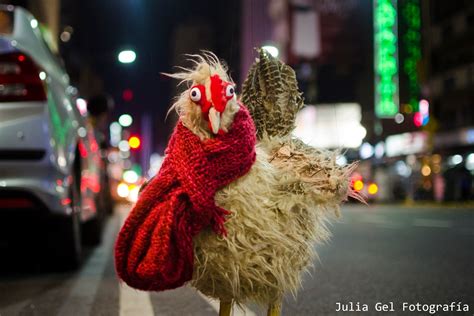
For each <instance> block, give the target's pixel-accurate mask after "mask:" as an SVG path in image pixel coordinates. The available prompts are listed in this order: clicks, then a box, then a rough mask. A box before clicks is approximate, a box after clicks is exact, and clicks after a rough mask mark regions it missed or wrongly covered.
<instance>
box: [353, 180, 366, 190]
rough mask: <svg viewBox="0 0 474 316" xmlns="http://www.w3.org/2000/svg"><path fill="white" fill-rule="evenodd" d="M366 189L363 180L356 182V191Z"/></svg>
mask: <svg viewBox="0 0 474 316" xmlns="http://www.w3.org/2000/svg"><path fill="white" fill-rule="evenodd" d="M363 188H364V182H362V180H356V181H354V190H356V191H361V190H362V189H363Z"/></svg>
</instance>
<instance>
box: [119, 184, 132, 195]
mask: <svg viewBox="0 0 474 316" xmlns="http://www.w3.org/2000/svg"><path fill="white" fill-rule="evenodd" d="M129 193H130V190H129V189H128V185H127V184H126V183H123V182H122V183H120V184H119V185H118V186H117V195H118V196H120V197H121V198H126V197H127V196H128V194H129Z"/></svg>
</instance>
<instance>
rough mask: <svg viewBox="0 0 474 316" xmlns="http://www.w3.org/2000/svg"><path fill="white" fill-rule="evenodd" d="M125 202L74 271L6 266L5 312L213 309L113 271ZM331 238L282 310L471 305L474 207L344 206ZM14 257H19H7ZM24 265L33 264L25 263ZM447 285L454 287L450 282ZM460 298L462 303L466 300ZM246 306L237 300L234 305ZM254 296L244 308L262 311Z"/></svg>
mask: <svg viewBox="0 0 474 316" xmlns="http://www.w3.org/2000/svg"><path fill="white" fill-rule="evenodd" d="M128 210H129V206H125V205H124V206H119V207H117V209H116V212H115V214H114V215H113V216H112V217H111V218H109V220H108V221H107V224H106V227H105V230H104V239H103V243H102V245H101V246H100V247H98V248H95V249H92V250H91V251H90V252H88V253H87V254H86V256H85V262H84V264H83V266H82V268H81V269H80V270H78V271H77V272H74V273H51V272H49V273H48V272H35V271H29V272H27V273H25V270H24V268H21V269H23V270H20V268H18V269H17V271H15V273H13V274H12V273H9V274H5V273H2V276H1V279H0V293H2V295H1V296H0V315H2V316H7V315H51V316H53V315H143V316H147V315H153V313H154V314H155V315H217V308H218V304H216V302H213V301H209V300H207V299H205V298H204V297H203V296H201V295H199V294H198V293H197V292H196V291H195V290H194V289H191V288H188V287H184V288H180V289H177V290H172V291H166V292H162V293H150V294H149V293H146V292H138V291H135V290H132V289H130V288H129V287H127V286H126V285H125V284H123V283H122V284H121V283H120V282H119V281H118V279H117V277H116V275H115V271H114V264H113V262H114V259H113V256H112V252H113V242H114V240H115V237H116V234H117V232H118V229H119V225H120V222H121V221H122V220H123V218H124V216H125V215H126V213H127V212H128ZM331 231H332V232H333V238H332V240H331V241H330V242H329V243H328V244H327V245H324V246H321V247H319V248H318V249H319V256H320V258H319V260H318V261H317V262H315V265H316V268H315V269H314V270H313V271H312V276H310V275H305V280H304V284H303V289H302V290H301V292H300V293H299V294H298V298H297V300H296V301H295V300H294V299H293V298H292V297H288V298H287V299H286V300H285V303H284V304H283V311H282V314H283V315H353V314H356V312H355V311H354V312H345V313H344V312H339V313H338V312H336V308H337V305H336V303H338V302H339V303H342V304H344V303H349V302H353V304H354V308H355V306H356V305H355V304H356V303H358V302H359V303H360V306H361V308H362V304H367V305H368V308H369V311H368V312H365V313H361V315H378V314H380V313H379V312H376V310H375V304H376V303H377V302H381V303H385V304H389V303H390V302H393V304H394V309H395V311H396V313H393V314H394V315H405V314H406V315H429V313H428V312H420V311H418V312H411V313H409V311H408V310H406V311H405V312H403V311H402V304H403V302H407V303H409V304H416V303H422V304H433V303H437V304H451V302H455V303H458V302H461V303H463V304H469V306H470V312H469V313H463V312H458V313H447V314H451V315H454V314H459V315H472V309H473V308H474V287H473V285H472V282H473V277H474V265H473V262H474V252H473V251H472V249H473V245H474V209H473V208H472V207H465V208H451V207H449V206H448V207H440V206H429V205H425V206H422V207H403V206H399V205H393V206H389V205H386V206H377V205H371V206H363V205H354V204H348V205H346V206H344V208H343V212H342V218H341V220H340V221H339V222H338V223H336V224H334V225H333V227H332V228H331ZM10 260H11V261H12V265H13V266H15V258H10ZM26 270H28V269H26ZM448 289H449V290H448ZM461 308H462V305H461ZM239 313H240V314H243V312H242V311H240V310H238V309H237V310H236V311H235V313H234V315H239ZM259 314H262V311H261V310H259V309H257V308H256V307H255V306H248V307H246V315H259Z"/></svg>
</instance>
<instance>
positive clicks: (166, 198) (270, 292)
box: [115, 50, 352, 315]
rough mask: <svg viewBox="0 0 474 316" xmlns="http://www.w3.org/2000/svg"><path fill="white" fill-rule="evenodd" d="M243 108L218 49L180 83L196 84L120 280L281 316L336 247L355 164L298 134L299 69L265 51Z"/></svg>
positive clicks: (143, 206) (122, 261)
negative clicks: (337, 222) (305, 275)
mask: <svg viewBox="0 0 474 316" xmlns="http://www.w3.org/2000/svg"><path fill="white" fill-rule="evenodd" d="M259 55H260V56H259V59H257V61H256V62H255V63H254V65H253V66H252V68H251V69H250V73H249V75H248V77H247V79H246V81H245V83H244V86H243V93H242V98H241V101H239V100H238V98H237V96H236V94H235V86H234V84H233V83H232V81H231V79H230V77H229V75H228V74H227V71H226V68H225V67H224V66H223V65H222V64H221V63H220V61H219V60H218V59H217V58H216V57H215V56H214V55H213V54H211V53H204V54H203V55H202V56H194V57H195V58H194V59H193V60H194V62H195V67H194V68H193V69H184V71H183V72H181V73H176V74H172V75H171V76H172V77H174V78H177V79H181V80H182V82H184V83H187V84H188V89H187V90H186V91H184V92H183V93H182V94H181V95H180V96H179V97H178V99H177V101H176V102H175V104H174V105H173V108H174V109H176V110H177V112H178V114H179V121H178V124H177V126H176V128H175V130H174V132H173V135H172V136H171V139H170V141H169V144H168V147H167V149H166V156H165V159H164V162H163V165H162V167H161V169H160V171H159V173H158V174H157V176H156V177H154V178H153V179H151V180H150V182H149V183H148V184H147V185H146V187H145V188H144V189H143V191H142V193H141V195H140V198H139V200H138V202H137V204H136V205H135V207H134V208H133V210H132V211H131V213H130V215H129V217H128V218H127V220H126V221H125V224H124V226H123V227H122V229H121V231H120V234H119V236H118V239H117V243H116V249H115V258H116V269H117V273H118V275H119V277H120V278H121V279H122V280H123V281H125V282H126V283H127V284H128V285H130V286H132V287H134V288H137V289H141V290H147V291H162V290H167V289H173V288H176V287H180V286H182V285H184V284H187V283H188V284H190V285H192V286H193V287H195V288H196V289H198V290H199V291H201V292H202V293H204V294H205V295H207V296H210V297H213V298H217V299H219V300H220V315H229V314H230V312H231V309H232V304H233V303H237V304H245V303H246V302H249V301H253V302H256V303H259V304H262V305H267V306H268V314H269V315H279V314H280V308H281V299H282V297H283V295H284V294H285V293H286V292H290V293H293V294H295V293H296V291H297V290H298V288H299V287H300V284H301V274H302V272H303V271H305V270H306V269H308V267H309V266H310V265H311V262H312V261H313V259H314V256H315V253H314V250H313V249H314V243H317V242H322V241H325V240H327V238H328V236H329V233H328V231H327V229H326V226H325V223H326V222H327V220H328V218H329V217H330V216H331V215H334V214H337V212H338V205H339V203H340V202H341V201H343V200H345V199H346V198H347V196H348V194H351V192H350V191H351V190H350V189H349V174H350V172H351V169H352V166H346V167H340V166H338V165H337V164H336V162H335V153H329V152H323V151H319V150H316V149H314V148H312V147H309V146H306V145H305V144H304V143H302V142H301V141H299V140H297V139H294V138H293V137H292V136H291V131H292V130H293V128H294V121H295V116H296V113H297V112H298V110H299V109H300V108H301V107H302V106H303V99H302V97H301V93H300V92H299V91H298V87H297V82H296V77H295V73H294V71H293V70H292V69H291V68H290V67H289V66H287V65H285V64H283V63H282V62H281V61H279V60H278V59H276V58H273V57H272V56H270V55H269V54H268V53H267V52H266V51H264V50H259Z"/></svg>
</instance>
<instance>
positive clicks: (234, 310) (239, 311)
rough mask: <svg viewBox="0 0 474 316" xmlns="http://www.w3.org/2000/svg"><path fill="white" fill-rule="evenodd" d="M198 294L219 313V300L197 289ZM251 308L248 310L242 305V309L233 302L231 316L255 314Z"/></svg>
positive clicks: (252, 315)
mask: <svg viewBox="0 0 474 316" xmlns="http://www.w3.org/2000/svg"><path fill="white" fill-rule="evenodd" d="M197 293H198V294H199V296H201V297H202V298H203V299H204V300H205V301H206V302H207V303H208V304H209V305H211V307H212V308H213V309H214V310H215V311H216V312H217V313H219V301H218V300H217V299H212V298H210V297H207V296H206V295H204V294H202V293H201V292H199V291H197ZM256 315H257V314H255V313H254V312H253V311H252V310H250V309H249V308H248V307H247V306H243V309H242V308H240V307H239V306H237V305H236V304H234V306H233V308H232V316H256Z"/></svg>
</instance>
